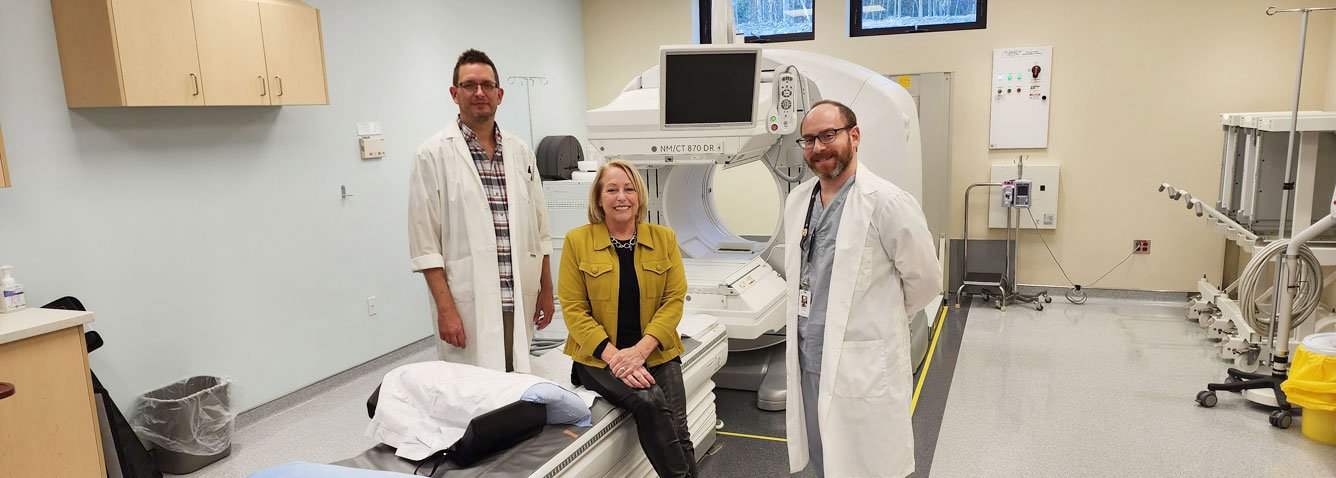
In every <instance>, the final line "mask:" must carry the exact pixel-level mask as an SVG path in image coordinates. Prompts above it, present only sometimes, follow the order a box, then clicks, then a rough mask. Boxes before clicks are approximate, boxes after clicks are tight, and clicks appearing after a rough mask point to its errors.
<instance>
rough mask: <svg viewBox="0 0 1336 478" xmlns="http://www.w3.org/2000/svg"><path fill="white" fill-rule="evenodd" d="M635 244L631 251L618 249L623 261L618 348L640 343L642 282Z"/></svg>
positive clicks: (618, 300)
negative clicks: (637, 273)
mask: <svg viewBox="0 0 1336 478" xmlns="http://www.w3.org/2000/svg"><path fill="white" fill-rule="evenodd" d="M635 253H636V250H635V244H634V243H632V244H631V249H622V248H618V249H617V259H618V260H619V261H621V268H622V277H621V284H620V286H619V287H618V288H617V289H618V291H617V348H619V349H624V348H627V347H630V346H633V345H635V344H637V343H639V342H640V337H641V336H643V335H644V334H642V333H640V280H639V279H638V278H637V277H636V264H635Z"/></svg>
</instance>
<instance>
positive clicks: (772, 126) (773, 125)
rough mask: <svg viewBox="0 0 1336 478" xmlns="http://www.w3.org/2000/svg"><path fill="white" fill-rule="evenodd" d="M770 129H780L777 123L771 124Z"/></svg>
mask: <svg viewBox="0 0 1336 478" xmlns="http://www.w3.org/2000/svg"><path fill="white" fill-rule="evenodd" d="M770 131H779V125H777V124H772V125H770Z"/></svg>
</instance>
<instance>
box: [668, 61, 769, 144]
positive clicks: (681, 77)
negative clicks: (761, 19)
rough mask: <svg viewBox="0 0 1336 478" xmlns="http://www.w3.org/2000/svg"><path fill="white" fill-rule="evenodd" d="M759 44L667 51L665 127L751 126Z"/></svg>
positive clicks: (752, 122)
mask: <svg viewBox="0 0 1336 478" xmlns="http://www.w3.org/2000/svg"><path fill="white" fill-rule="evenodd" d="M759 57H760V52H759V50H753V51H722V52H702V51H691V52H667V53H666V54H665V55H664V58H663V65H662V68H663V70H664V71H663V85H662V87H663V89H664V91H663V105H662V107H663V123H664V126H666V127H674V126H678V127H691V126H702V127H710V126H751V125H752V124H754V122H755V118H753V114H754V112H755V108H756V106H755V102H756V87H757V83H758V78H757V76H758V73H757V72H758V70H757V61H758V60H759Z"/></svg>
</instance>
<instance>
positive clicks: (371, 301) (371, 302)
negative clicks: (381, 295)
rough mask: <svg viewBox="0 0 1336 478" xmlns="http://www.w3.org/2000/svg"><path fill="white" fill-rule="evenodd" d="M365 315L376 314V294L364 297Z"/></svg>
mask: <svg viewBox="0 0 1336 478" xmlns="http://www.w3.org/2000/svg"><path fill="white" fill-rule="evenodd" d="M366 315H376V296H374V295H373V296H371V297H367V298H366Z"/></svg>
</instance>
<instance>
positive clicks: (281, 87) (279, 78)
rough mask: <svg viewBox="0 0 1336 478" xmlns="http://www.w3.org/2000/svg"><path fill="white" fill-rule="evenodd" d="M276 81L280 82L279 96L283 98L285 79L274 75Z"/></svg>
mask: <svg viewBox="0 0 1336 478" xmlns="http://www.w3.org/2000/svg"><path fill="white" fill-rule="evenodd" d="M274 79H275V80H278V96H283V77H281V76H278V75H274Z"/></svg>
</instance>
